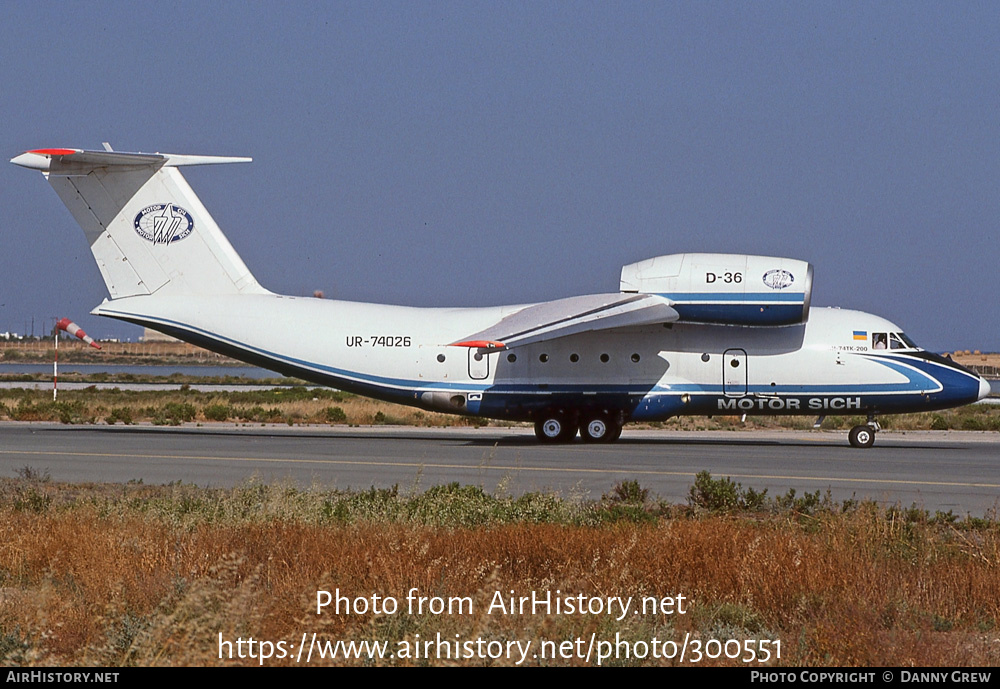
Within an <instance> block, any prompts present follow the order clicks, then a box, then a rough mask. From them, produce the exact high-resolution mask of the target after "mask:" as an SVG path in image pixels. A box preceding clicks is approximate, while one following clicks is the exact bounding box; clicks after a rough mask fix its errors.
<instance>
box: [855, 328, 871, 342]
mask: <svg viewBox="0 0 1000 689" xmlns="http://www.w3.org/2000/svg"><path fill="white" fill-rule="evenodd" d="M854 339H855V340H867V339H868V331H867V330H855V331H854Z"/></svg>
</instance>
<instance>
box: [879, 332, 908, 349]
mask: <svg viewBox="0 0 1000 689" xmlns="http://www.w3.org/2000/svg"><path fill="white" fill-rule="evenodd" d="M872 349H918V347H917V345H915V344H914V343H913V340H911V339H910V338H908V337H907V336H906V335H904V334H903V333H872Z"/></svg>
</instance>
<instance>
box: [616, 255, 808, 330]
mask: <svg viewBox="0 0 1000 689" xmlns="http://www.w3.org/2000/svg"><path fill="white" fill-rule="evenodd" d="M812 277H813V268H812V266H811V265H810V264H809V263H807V262H806V261H799V260H796V259H793V258H771V257H769V256H744V255H740V254H672V255H670V256H657V257H656V258H649V259H646V260H645V261H639V262H637V263H630V264H629V265H627V266H625V267H624V268H622V280H621V291H622V292H638V293H641V294H658V295H660V296H663V297H666V298H667V299H670V300H671V302H672V304H671V305H672V306H673V307H674V309H676V310H677V312H678V313H679V314H680V320H681V321H682V322H686V323H718V324H724V325H793V324H795V323H804V322H805V321H807V320H808V319H809V300H810V298H811V297H812Z"/></svg>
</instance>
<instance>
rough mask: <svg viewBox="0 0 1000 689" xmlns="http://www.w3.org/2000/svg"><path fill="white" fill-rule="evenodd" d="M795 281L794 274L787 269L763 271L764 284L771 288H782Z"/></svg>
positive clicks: (789, 285)
mask: <svg viewBox="0 0 1000 689" xmlns="http://www.w3.org/2000/svg"><path fill="white" fill-rule="evenodd" d="M793 282H795V276H793V275H792V274H791V273H789V272H788V271H787V270H777V269H776V270H769V271H767V272H766V273H764V284H765V285H767V286H768V287H770V288H771V289H784V288H786V287H791V286H792V283H793Z"/></svg>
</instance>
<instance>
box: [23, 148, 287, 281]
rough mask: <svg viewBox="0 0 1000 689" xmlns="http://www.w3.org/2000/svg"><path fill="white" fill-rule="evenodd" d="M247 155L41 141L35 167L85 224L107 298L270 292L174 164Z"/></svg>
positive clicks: (32, 155) (26, 157)
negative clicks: (74, 145)
mask: <svg viewBox="0 0 1000 689" xmlns="http://www.w3.org/2000/svg"><path fill="white" fill-rule="evenodd" d="M250 160H251V159H250V158H234V157H223V156H192V155H175V154H171V153H122V152H118V151H84V150H80V149H74V148H40V149H35V150H32V151H28V152H26V153H22V154H21V155H19V156H16V157H15V158H12V159H11V162H12V163H14V164H16V165H20V166H21V167H26V168H29V169H33V170H40V171H41V172H42V173H43V174H44V175H45V177H46V178H47V179H48V180H49V183H50V184H51V185H52V187H53V188H54V189H55V190H56V193H57V194H59V198H61V199H62V200H63V203H65V204H66V207H67V208H68V209H69V211H70V213H72V214H73V217H74V218H75V219H76V221H77V223H79V225H80V227H82V228H83V231H84V234H86V236H87V241H88V242H89V244H90V249H91V251H92V252H93V254H94V258H95V259H96V261H97V265H98V267H99V268H100V270H101V275H102V276H103V277H104V282H105V284H106V285H107V287H108V292H109V293H110V294H111V298H112V299H119V298H122V297H132V296H141V295H145V294H158V295H164V296H174V295H177V296H180V295H224V294H267V293H268V292H267V290H265V289H264V288H263V287H261V286H260V284H259V283H258V282H257V280H256V279H255V278H254V276H253V275H252V274H251V273H250V270H249V269H248V268H247V267H246V265H245V264H244V263H243V260H242V259H241V258H240V257H239V255H238V254H237V253H236V250H235V249H233V247H232V245H231V244H230V243H229V240H228V239H226V237H225V236H224V235H223V234H222V231H221V230H220V229H219V226H218V225H216V223H215V221H214V220H213V219H212V216H211V215H210V214H209V212H208V210H207V209H206V208H205V207H204V205H202V203H201V201H200V200H199V199H198V196H197V195H196V194H195V193H194V191H193V190H192V189H191V187H190V186H189V185H188V183H187V181H186V180H185V179H184V177H183V175H181V173H180V170H178V169H176V168H178V167H179V166H182V165H213V164H220V163H243V162H250Z"/></svg>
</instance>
